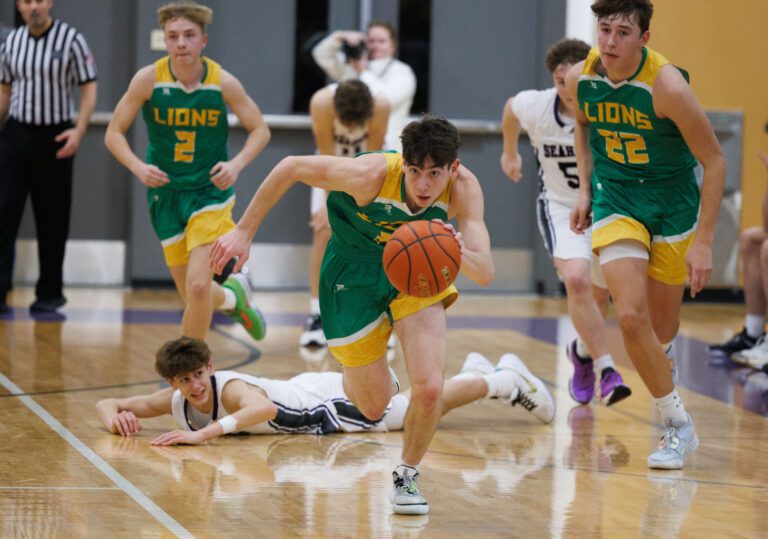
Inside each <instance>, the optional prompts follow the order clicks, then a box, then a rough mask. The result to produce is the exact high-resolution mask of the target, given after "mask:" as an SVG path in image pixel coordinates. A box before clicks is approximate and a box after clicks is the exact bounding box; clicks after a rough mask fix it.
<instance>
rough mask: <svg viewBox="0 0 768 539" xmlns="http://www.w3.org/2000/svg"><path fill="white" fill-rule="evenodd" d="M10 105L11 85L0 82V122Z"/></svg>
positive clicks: (3, 119)
mask: <svg viewBox="0 0 768 539" xmlns="http://www.w3.org/2000/svg"><path fill="white" fill-rule="evenodd" d="M10 106H11V85H10V84H0V124H2V123H3V122H5V117H6V116H7V115H8V109H9V107H10Z"/></svg>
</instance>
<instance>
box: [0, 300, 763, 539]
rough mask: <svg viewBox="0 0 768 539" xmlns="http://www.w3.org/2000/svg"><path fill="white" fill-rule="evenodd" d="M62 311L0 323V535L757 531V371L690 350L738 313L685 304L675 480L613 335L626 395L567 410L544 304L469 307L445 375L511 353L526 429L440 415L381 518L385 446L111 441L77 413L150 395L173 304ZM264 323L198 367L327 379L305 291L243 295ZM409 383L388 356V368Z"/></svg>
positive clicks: (239, 333) (452, 340) (229, 333)
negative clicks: (653, 459)
mask: <svg viewBox="0 0 768 539" xmlns="http://www.w3.org/2000/svg"><path fill="white" fill-rule="evenodd" d="M67 295H68V297H69V303H68V305H67V306H66V308H65V309H64V310H63V311H62V315H63V316H49V317H41V318H38V319H33V318H31V317H30V315H29V312H28V310H27V306H28V305H29V303H30V302H31V300H32V299H33V298H32V291H31V290H30V289H24V288H22V289H18V290H17V291H15V292H14V295H13V297H12V299H11V303H12V304H13V305H14V306H15V309H14V312H13V313H12V314H10V315H1V316H0V446H1V449H0V453H1V454H2V455H3V458H2V460H0V536H1V537H78V538H80V537H108V536H112V537H171V536H174V535H176V536H198V537H270V538H278V537H286V538H288V537H291V538H292V537H334V538H341V537H350V538H357V537H422V538H427V537H435V538H446V537H473V538H477V537H574V536H575V537H601V536H605V537H609V536H613V537H675V536H683V537H685V536H688V537H760V536H765V535H768V511H766V507H768V505H766V504H767V503H768V459H766V458H765V455H766V454H767V452H768V422H766V418H765V414H766V406H768V405H767V404H766V403H767V402H768V375H766V374H764V373H757V372H754V371H750V370H748V369H742V368H736V367H734V366H732V365H729V364H724V363H722V362H717V361H714V360H713V359H712V358H709V357H708V356H707V353H706V343H707V342H714V341H720V340H722V339H724V338H726V337H728V336H730V335H731V334H732V333H733V332H734V331H735V330H738V329H739V328H740V324H741V317H742V309H741V308H740V307H739V306H721V305H686V306H684V312H683V324H682V328H681V332H680V336H679V337H678V339H677V341H676V346H677V352H678V360H679V365H680V375H681V380H680V386H679V387H680V393H681V395H682V396H683V398H684V401H685V403H686V407H687V408H688V410H689V411H690V412H691V414H692V415H693V417H694V419H695V421H696V426H697V431H698V434H699V436H700V438H701V447H700V448H699V449H698V450H697V451H696V452H695V453H693V454H692V455H691V456H690V457H689V458H688V459H687V461H686V468H685V470H683V471H680V472H654V471H649V470H648V469H647V468H646V464H645V459H646V457H647V455H648V454H649V452H650V451H651V449H652V447H653V446H654V445H655V443H656V441H657V439H658V437H659V435H660V433H661V428H660V425H659V421H658V418H657V417H656V416H655V415H654V411H653V408H652V404H651V401H650V398H649V395H648V393H647V392H646V391H645V389H644V388H643V386H642V384H641V382H640V379H639V377H638V376H637V374H636V372H635V371H634V370H633V369H632V367H631V366H630V364H629V361H628V359H627V357H626V354H625V353H624V352H623V349H622V346H621V337H620V335H619V334H618V330H617V328H616V326H615V322H613V321H611V322H610V327H609V339H610V343H609V344H610V347H611V351H612V352H613V354H614V357H615V358H616V360H617V363H618V365H619V368H620V370H621V372H622V374H623V375H624V379H625V381H626V382H627V383H628V384H629V385H630V386H631V387H632V389H633V390H634V394H633V395H632V397H630V398H629V399H627V400H626V401H624V402H622V403H620V404H617V405H616V406H614V407H612V408H606V407H604V406H601V405H598V404H592V405H591V406H576V405H575V403H574V402H573V401H572V400H571V398H570V397H569V395H568V377H569V375H570V371H571V370H570V368H569V366H568V364H567V361H566V358H565V352H564V348H565V345H566V343H567V342H569V340H570V339H571V338H572V337H573V336H574V332H573V328H572V326H571V324H570V322H569V320H568V317H567V316H566V314H565V305H564V301H563V300H561V299H539V298H535V297H521V296H498V295H468V294H465V295H463V296H462V298H460V300H459V302H457V304H456V305H455V306H454V307H452V308H451V309H450V311H449V323H450V331H449V362H448V371H447V373H446V374H447V375H448V376H450V375H453V374H455V373H456V372H457V371H458V370H459V369H460V367H461V364H462V363H463V361H464V357H465V356H466V354H467V353H468V352H470V351H479V352H482V353H483V354H485V355H487V356H488V357H489V358H491V360H492V361H494V362H495V361H496V359H497V358H498V357H499V356H500V355H501V354H502V353H504V352H507V351H511V352H515V353H517V354H518V355H520V356H521V357H522V358H523V359H524V360H525V362H526V363H527V365H528V366H529V368H530V369H531V370H532V371H533V372H534V373H536V374H537V375H538V376H540V377H541V378H543V379H544V380H545V381H546V382H547V384H548V385H549V388H550V390H551V391H552V393H553V395H554V397H555V399H556V401H557V407H558V408H557V415H556V417H555V421H554V422H553V423H552V424H551V425H541V424H539V423H538V422H537V421H535V419H534V418H532V417H531V416H529V415H528V414H527V412H525V411H524V410H522V409H519V407H518V408H511V407H509V406H507V405H504V404H502V403H500V402H481V403H473V404H471V405H469V406H467V407H465V408H462V409H459V410H456V411H454V412H452V413H450V414H449V415H447V416H446V417H445V418H444V419H443V421H442V423H441V424H440V429H439V431H438V433H437V435H436V436H435V439H434V441H433V442H432V445H431V447H430V451H429V453H428V454H427V456H426V459H425V460H424V462H423V465H422V481H421V487H422V490H423V492H424V494H425V495H426V497H427V499H428V500H429V503H430V506H431V509H430V513H429V515H428V516H424V517H406V516H395V515H392V514H391V510H390V507H389V504H388V502H387V494H388V491H389V487H390V485H391V478H390V474H391V471H392V468H393V466H394V464H396V463H397V460H398V457H399V452H400V446H401V443H402V433H386V434H348V435H333V436H327V437H317V436H307V435H294V436H230V437H226V438H219V439H216V440H214V441H212V442H211V443H209V444H207V445H204V446H197V447H171V448H157V447H151V446H150V445H149V441H150V440H152V439H153V438H154V437H155V436H156V435H158V434H159V433H161V432H164V431H166V430H170V429H171V428H172V427H173V424H172V421H171V419H170V418H169V417H165V418H158V419H155V420H148V421H144V422H143V425H144V430H143V431H142V433H141V434H140V435H139V436H137V437H135V438H126V439H124V438H120V437H118V436H114V435H111V434H109V433H108V432H107V431H106V430H105V429H104V428H103V427H102V426H101V424H100V422H99V419H98V417H97V415H96V412H95V409H94V405H95V403H96V401H97V400H99V399H101V398H103V397H106V396H127V395H133V394H138V393H147V392H151V391H153V390H156V389H158V388H159V387H161V384H162V382H161V380H159V378H158V376H157V375H156V374H155V373H154V371H153V368H152V365H153V360H154V352H155V350H156V349H157V348H158V346H159V345H160V344H162V343H163V342H165V341H167V340H170V339H173V338H175V337H177V336H178V333H179V320H180V314H179V309H180V304H179V303H178V301H177V299H176V296H175V294H174V293H173V292H170V291H130V290H115V289H107V290H105V289H70V290H68V291H67ZM256 297H257V300H258V303H259V305H260V306H261V307H262V309H263V311H264V312H265V314H266V316H267V320H268V324H269V329H268V335H267V338H266V339H265V340H264V341H262V342H260V343H254V342H252V341H250V340H249V338H248V336H247V335H246V333H245V331H244V330H243V329H242V328H240V327H239V326H233V325H229V324H227V323H226V322H222V321H221V320H220V319H219V318H217V321H219V322H220V323H219V324H217V325H216V326H215V327H214V329H213V330H212V332H211V334H210V338H209V344H210V345H211V348H212V350H213V351H214V355H215V358H216V359H215V361H216V363H215V364H216V367H217V368H219V369H237V370H239V371H241V372H245V373H250V374H256V375H259V376H268V377H274V378H288V377H290V376H292V375H294V374H297V373H299V372H303V371H306V370H336V369H337V366H336V365H335V363H334V361H333V360H332V359H331V358H330V357H329V355H328V354H327V353H326V354H324V355H323V353H322V352H321V353H320V354H316V355H315V356H311V355H306V354H304V355H302V353H301V350H300V349H299V346H298V336H299V333H300V331H301V325H302V324H303V321H304V318H305V316H306V312H305V310H306V305H307V296H306V294H304V293H257V295H256ZM392 364H393V366H394V368H395V370H396V371H397V372H398V374H399V375H400V379H401V381H402V382H404V383H405V384H407V376H406V374H405V369H404V363H403V359H402V356H401V355H400V353H399V352H398V353H397V356H396V357H395V359H394V361H393V363H392Z"/></svg>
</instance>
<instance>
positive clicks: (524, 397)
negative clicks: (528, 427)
mask: <svg viewBox="0 0 768 539" xmlns="http://www.w3.org/2000/svg"><path fill="white" fill-rule="evenodd" d="M516 404H519V405H520V406H522V407H523V408H525V409H526V410H528V411H529V412H530V411H531V410H533V409H534V408H536V406H538V405H537V404H536V403H535V402H534V401H533V399H531V398H530V397H529V396H528V394H527V393H523V392H522V391H519V392H518V393H517V398H516V399H515V400H513V401H512V406H515V405H516Z"/></svg>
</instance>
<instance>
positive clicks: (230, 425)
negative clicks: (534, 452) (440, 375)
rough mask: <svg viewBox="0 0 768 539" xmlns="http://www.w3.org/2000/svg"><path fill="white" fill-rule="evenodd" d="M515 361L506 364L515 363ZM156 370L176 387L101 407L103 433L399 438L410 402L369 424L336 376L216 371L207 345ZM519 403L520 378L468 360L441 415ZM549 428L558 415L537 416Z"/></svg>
mask: <svg viewBox="0 0 768 539" xmlns="http://www.w3.org/2000/svg"><path fill="white" fill-rule="evenodd" d="M519 361H520V360H519V358H517V356H515V355H514V354H505V355H504V356H502V359H501V362H502V363H504V364H510V363H517V362H519ZM155 370H157V372H158V374H160V375H161V376H162V377H163V378H164V379H165V380H166V381H167V382H168V384H169V385H170V386H171V387H167V388H164V389H161V390H159V391H155V392H154V393H151V394H148V395H136V396H133V397H126V398H108V399H102V400H100V401H99V402H98V403H97V404H96V411H97V412H98V414H99V418H100V419H101V421H102V423H103V424H104V426H105V427H106V428H107V429H109V431H110V432H112V433H113V434H119V435H120V436H132V435H134V434H138V433H139V432H140V431H141V424H140V422H139V419H141V418H148V417H157V416H161V415H169V414H170V415H172V416H173V419H174V420H175V422H176V424H177V425H178V426H179V427H180V428H179V430H174V431H171V432H167V433H165V434H162V435H160V436H158V437H157V438H155V439H154V440H152V444H153V445H176V444H200V443H203V442H205V441H206V440H210V439H211V438H215V437H217V436H221V435H224V434H229V433H232V432H237V433H240V432H249V433H252V434H330V433H333V432H368V431H378V432H382V431H384V432H386V431H396V430H402V428H403V424H404V418H405V413H406V410H407V408H408V400H409V395H408V392H405V393H403V394H400V395H395V396H394V397H392V400H391V401H390V402H389V404H388V406H387V407H386V410H385V412H384V418H383V419H382V420H380V421H371V420H369V419H367V418H366V417H364V416H363V415H362V414H361V413H360V412H359V411H358V410H357V409H356V408H355V407H354V405H353V404H352V403H351V402H350V401H349V399H348V398H347V397H346V395H345V394H344V389H343V387H342V375H341V374H339V373H336V372H306V373H303V374H300V375H298V376H295V377H293V378H291V379H290V380H272V379H268V378H260V377H256V376H250V375H248V374H241V373H238V372H235V371H214V368H213V359H212V358H211V352H210V349H209V348H208V346H207V345H206V344H205V342H204V341H201V340H198V339H190V338H188V337H181V338H180V339H176V340H174V341H169V342H167V343H165V344H164V345H163V346H162V347H160V349H159V350H158V352H157V356H156V359H155ZM491 387H494V388H497V389H496V392H497V394H498V395H497V396H498V398H502V399H506V400H510V399H516V397H517V392H518V391H519V389H518V387H517V375H516V374H515V373H514V371H513V370H510V369H506V368H502V369H498V370H494V368H493V365H492V364H491V363H490V362H489V361H487V360H485V361H483V360H482V359H479V358H477V357H475V356H474V355H473V354H470V355H469V356H468V357H467V360H466V361H465V363H464V368H463V369H462V371H461V372H460V373H459V374H457V375H456V376H454V377H453V378H450V379H448V380H446V381H445V384H444V389H443V394H444V395H445V398H444V402H443V407H442V410H441V412H442V414H443V415H445V414H446V413H448V412H449V411H450V410H453V409H455V408H458V407H460V406H464V405H465V404H469V403H470V402H474V401H477V400H480V399H483V398H484V397H486V396H488V392H489V389H490V388H491ZM534 415H535V416H536V418H537V419H538V420H539V421H542V422H543V423H549V422H550V421H552V418H553V416H554V409H553V408H539V409H536V410H534Z"/></svg>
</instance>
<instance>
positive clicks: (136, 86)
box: [104, 65, 170, 187]
mask: <svg viewBox="0 0 768 539" xmlns="http://www.w3.org/2000/svg"><path fill="white" fill-rule="evenodd" d="M154 85H155V66H154V65H149V66H146V67H143V68H142V69H140V70H139V71H138V72H137V73H136V75H134V77H133V79H132V80H131V84H130V85H129V86H128V90H127V91H126V92H125V94H124V95H123V97H122V98H121V99H120V101H119V102H118V103H117V106H116V107H115V111H114V112H113V113H112V120H110V122H109V125H108V126H107V132H106V134H105V135H104V143H105V144H106V146H107V149H108V150H109V151H110V152H112V155H114V156H115V157H116V158H117V160H118V161H120V163H122V164H123V166H125V168H127V169H128V170H130V171H131V173H133V175H134V176H136V177H137V178H138V179H139V181H140V182H141V183H143V184H144V185H146V186H147V187H159V186H161V185H165V184H166V183H168V182H169V181H170V180H169V179H168V175H167V174H166V173H165V172H163V171H162V170H160V169H159V168H158V167H156V166H155V165H150V164H147V163H145V162H144V161H143V160H142V159H139V157H138V156H137V155H136V154H135V153H134V152H133V150H131V146H130V145H129V144H128V139H127V138H126V136H125V133H126V132H127V131H128V129H129V128H130V127H131V124H133V120H134V119H135V118H136V114H138V112H139V110H140V109H141V107H142V106H143V105H144V102H145V101H148V100H149V98H150V97H151V95H152V88H153V87H154Z"/></svg>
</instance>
